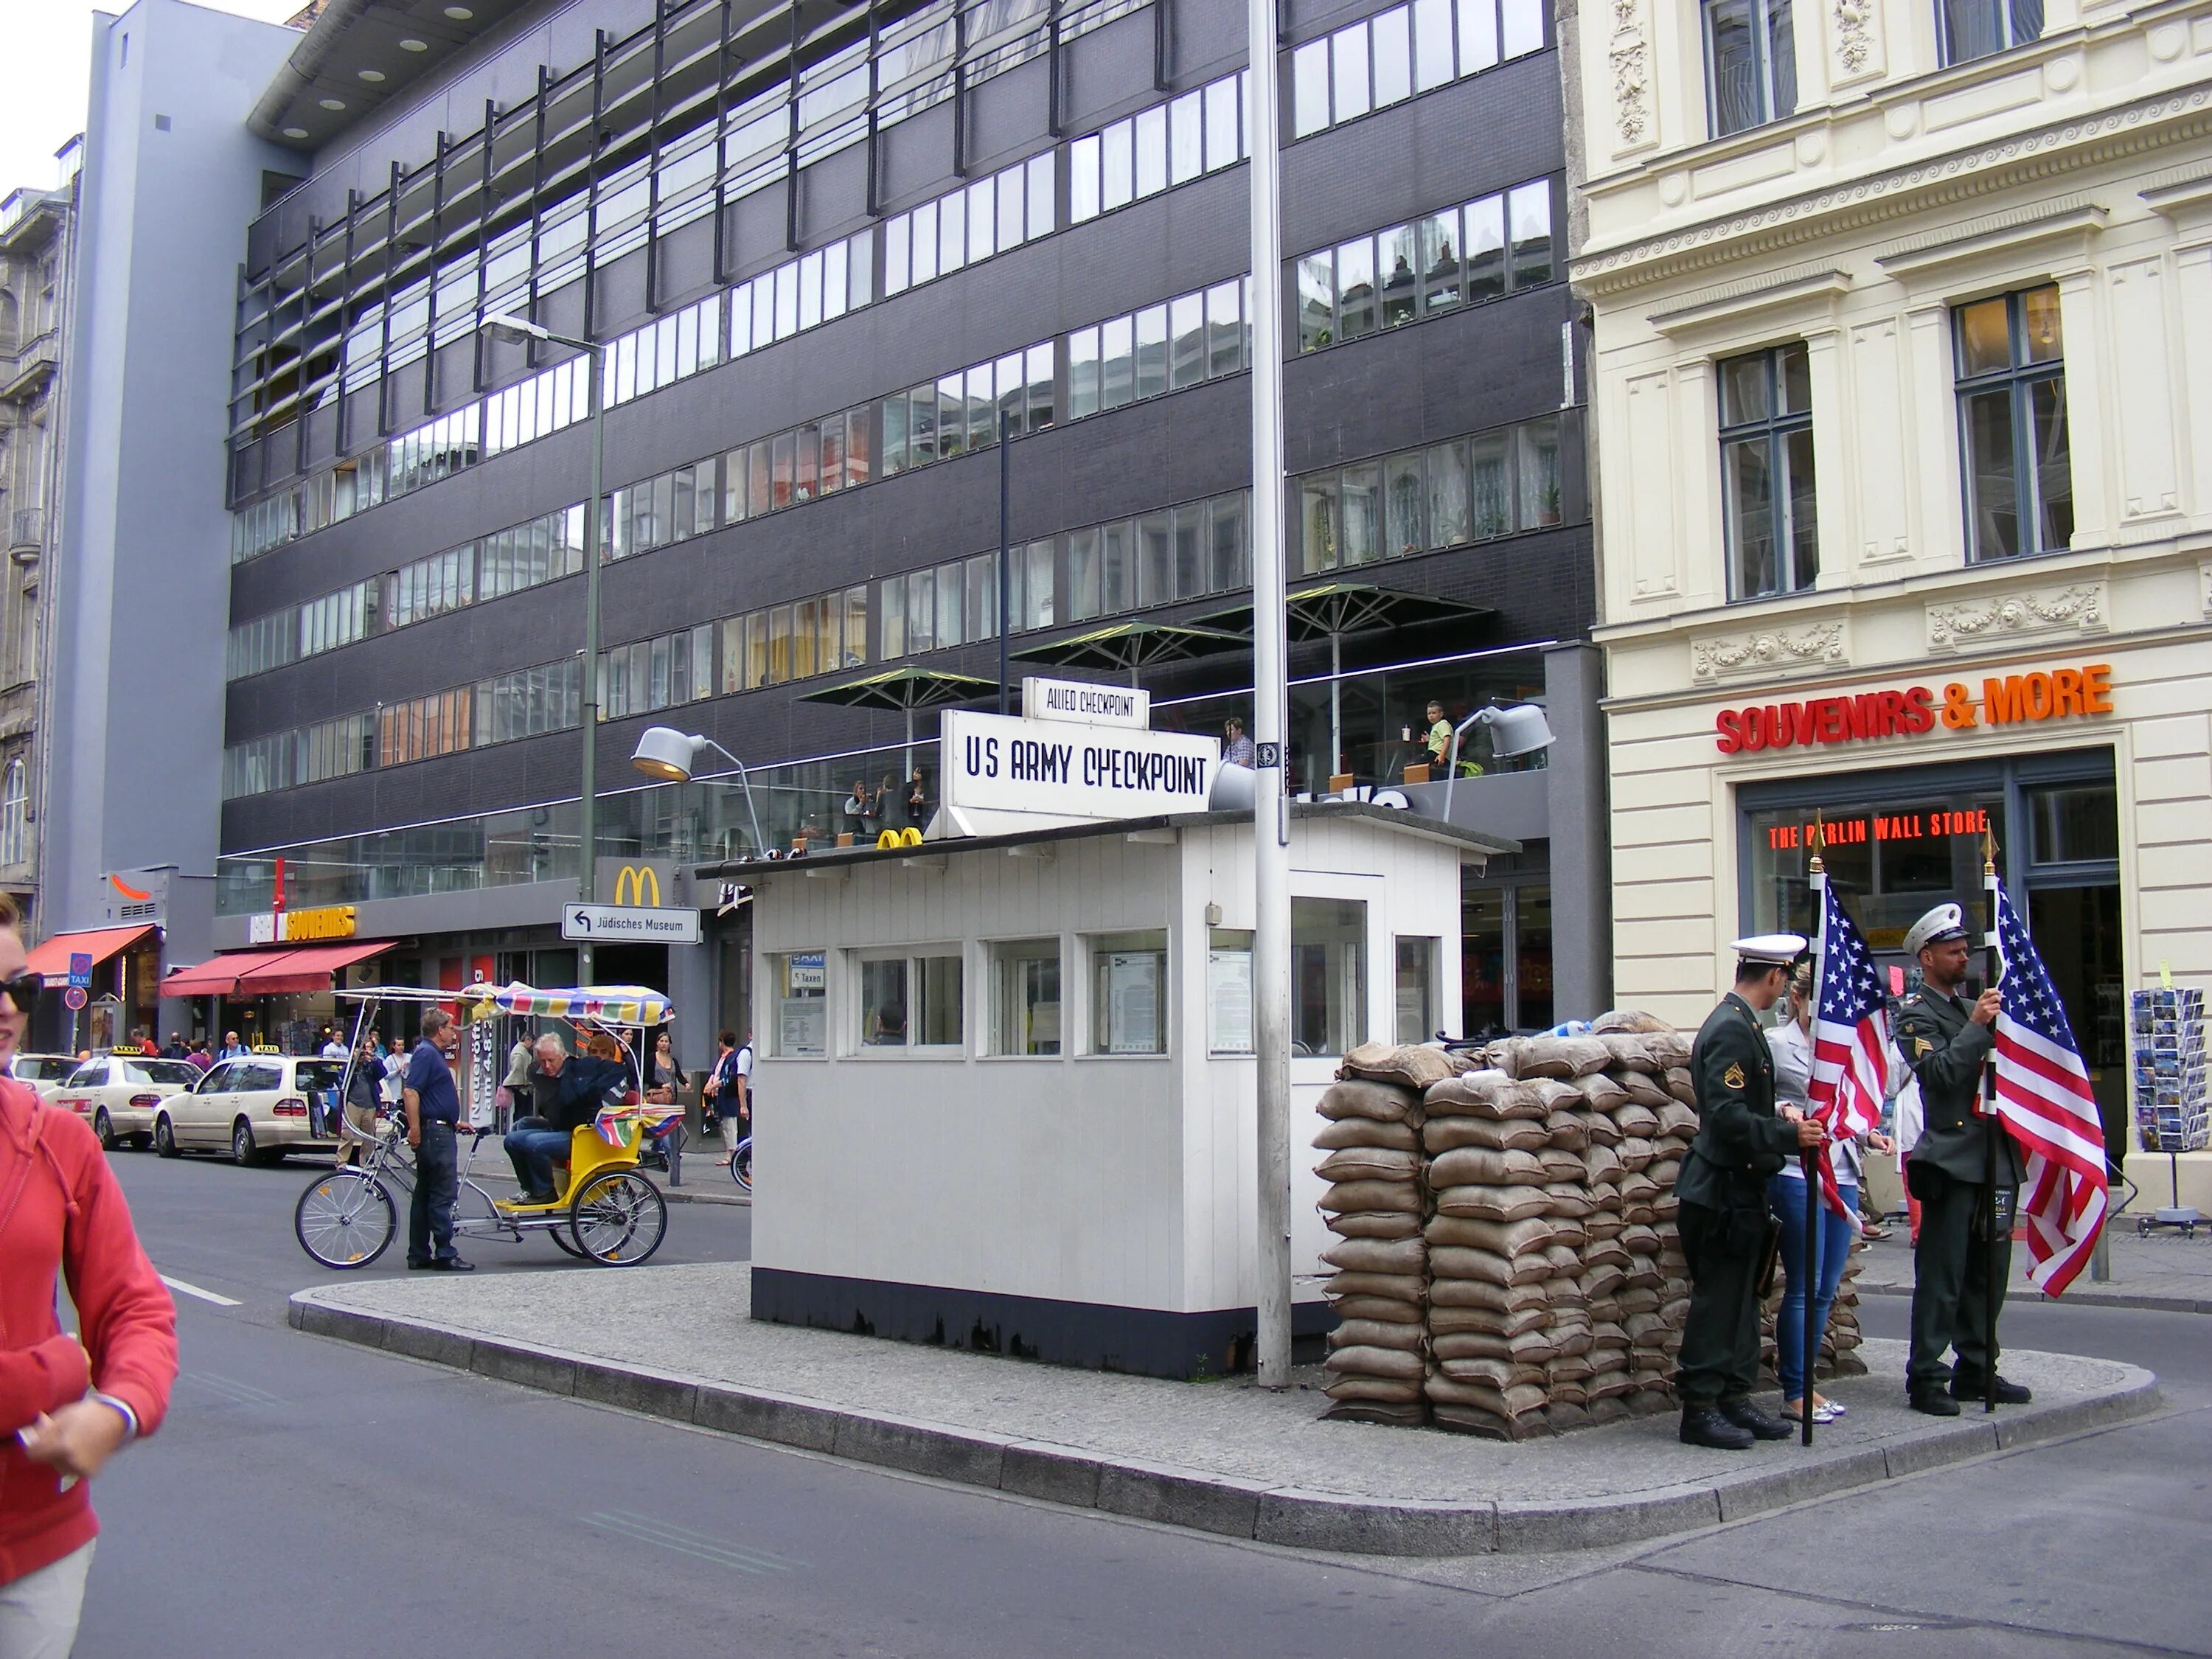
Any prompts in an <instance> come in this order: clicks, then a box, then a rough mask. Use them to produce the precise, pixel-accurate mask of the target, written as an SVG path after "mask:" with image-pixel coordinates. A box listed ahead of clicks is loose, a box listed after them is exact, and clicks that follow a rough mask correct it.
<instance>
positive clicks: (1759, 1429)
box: [1674, 933, 1822, 1451]
mask: <svg viewBox="0 0 2212 1659" xmlns="http://www.w3.org/2000/svg"><path fill="white" fill-rule="evenodd" d="M1804 950H1805V941H1804V940H1803V939H1801V938H1799V937H1798V936H1797V935H1796V934H1795V933H1766V934H1762V935H1760V936H1759V937H1757V938H1755V939H1738V940H1737V941H1736V942H1735V955H1736V967H1735V989H1734V990H1732V991H1730V992H1729V994H1727V995H1726V996H1724V997H1723V998H1722V999H1721V1001H1720V1006H1717V1008H1715V1009H1714V1010H1713V1012H1711V1014H1709V1015H1707V1016H1706V1017H1705V1024H1704V1025H1703V1026H1702V1027H1700V1028H1699V1031H1698V1040H1697V1042H1696V1044H1695V1046H1694V1047H1693V1048H1692V1049H1691V1052H1690V1077H1691V1080H1692V1083H1693V1084H1694V1085H1695V1086H1696V1089H1697V1094H1698V1120H1699V1127H1698V1135H1697V1139H1695V1140H1694V1141H1692V1143H1691V1145H1690V1151H1689V1154H1688V1156H1686V1158H1683V1160H1682V1170H1681V1173H1680V1176H1677V1177H1676V1178H1675V1182H1674V1195H1675V1198H1676V1200H1677V1201H1678V1203H1679V1205H1680V1211H1679V1213H1678V1215H1677V1217H1676V1220H1675V1226H1676V1228H1677V1230H1678V1231H1680V1235H1681V1240H1682V1254H1683V1255H1684V1256H1685V1257H1686V1258H1687V1259H1688V1261H1689V1265H1690V1311H1689V1316H1688V1317H1687V1318H1686V1320H1685V1321H1684V1322H1683V1325H1682V1347H1681V1354H1680V1368H1679V1370H1678V1371H1677V1373H1676V1376H1675V1380H1674V1388H1675V1392H1676V1393H1677V1394H1678V1395H1680V1397H1681V1401H1682V1426H1681V1437H1682V1439H1683V1441H1684V1442H1685V1443H1687V1444H1689V1445H1692V1446H1710V1447H1712V1448H1714V1449H1717V1450H1721V1451H1744V1450H1747V1449H1749V1448H1750V1446H1751V1444H1752V1443H1753V1441H1754V1440H1787V1439H1788V1438H1789V1437H1790V1434H1791V1432H1792V1431H1791V1429H1790V1425H1788V1424H1787V1423H1784V1421H1783V1420H1782V1419H1780V1418H1778V1417H1770V1416H1768V1415H1767V1414H1766V1413H1765V1412H1763V1411H1761V1410H1759V1407H1756V1406H1754V1405H1753V1404H1752V1403H1751V1393H1752V1390H1753V1389H1754V1388H1755V1387H1756V1386H1757V1385H1758V1383H1759V1267H1760V1264H1761V1262H1762V1261H1764V1260H1765V1255H1766V1252H1767V1249H1769V1248H1770V1245H1769V1239H1770V1230H1771V1228H1772V1227H1773V1225H1774V1224H1773V1218H1772V1217H1771V1215H1770V1214H1769V1213H1768V1212H1767V1207H1766V1205H1767V1200H1766V1183H1767V1178H1768V1177H1769V1176H1772V1175H1773V1174H1775V1173H1776V1172H1777V1171H1778V1170H1780V1169H1781V1168H1782V1165H1783V1164H1784V1163H1785V1162H1786V1161H1787V1160H1788V1159H1789V1158H1791V1157H1793V1156H1795V1155H1796V1154H1797V1153H1798V1152H1801V1151H1804V1150H1808V1149H1810V1148H1812V1147H1815V1146H1819V1145H1820V1142H1821V1139H1822V1131H1821V1128H1820V1125H1819V1124H1818V1123H1815V1122H1814V1121H1812V1120H1811V1119H1810V1118H1808V1117H1805V1116H1804V1115H1802V1114H1801V1113H1800V1112H1799V1111H1798V1110H1797V1109H1796V1108H1795V1107H1784V1108H1781V1109H1777V1106H1776V1103H1775V1098H1774V1054H1773V1051H1772V1050H1771V1049H1770V1048H1768V1047H1767V1046H1766V1038H1765V1034H1764V1033H1763V1032H1761V1031H1760V1030H1759V1015H1760V1014H1762V1013H1764V1012H1766V1011H1767V1010H1768V1009H1769V1008H1771V1007H1772V1006H1774V1005H1775V1003H1776V1001H1777V1000H1779V999H1780V997H1781V995H1782V989H1783V987H1784V984H1785V983H1786V982H1787V981H1788V977H1789V973H1790V964H1791V963H1794V962H1795V961H1796V959H1797V958H1798V957H1800V956H1801V955H1802V954H1803V953H1804Z"/></svg>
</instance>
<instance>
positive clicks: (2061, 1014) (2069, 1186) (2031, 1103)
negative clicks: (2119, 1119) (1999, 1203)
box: [1990, 877, 2106, 1296]
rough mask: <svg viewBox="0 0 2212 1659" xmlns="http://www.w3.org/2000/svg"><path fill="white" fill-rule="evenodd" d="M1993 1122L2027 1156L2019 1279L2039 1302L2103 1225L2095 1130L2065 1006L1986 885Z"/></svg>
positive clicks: (2074, 1267)
mask: <svg viewBox="0 0 2212 1659" xmlns="http://www.w3.org/2000/svg"><path fill="white" fill-rule="evenodd" d="M1990 885H1991V887H1992V889H1993V890H1995V892H1996V900H1997V951H1998V953H1999V955H2000V956H2001V957H2002V958H2003V962H2004V978H2003V979H2002V981H1999V989H2000V991H2001V992H2002V998H2003V1006H2002V1009H2001V1010H2000V1011H1999V1012H1998V1014H1997V1020H1996V1055H1997V1114H1998V1115H1999V1116H2000V1117H2001V1118H2002V1120H2003V1121H2004V1125H2005V1127H2007V1128H2008V1129H2009V1130H2010V1131H2011V1132H2012V1137H2013V1139H2015V1140H2017V1141H2018V1142H2020V1144H2021V1150H2022V1151H2024V1152H2026V1153H2027V1172H2026V1175H2025V1176H2024V1184H2023V1186H2022V1188H2021V1195H2020V1220H2021V1224H2022V1225H2023V1226H2024V1228H2025V1230H2026V1231H2027V1254H2028V1259H2029V1263H2030V1265H2029V1267H2028V1272H2027V1276H2028V1278H2029V1279H2031V1280H2032V1281H2033V1283H2034V1285H2035V1286H2036V1288H2037V1289H2038V1290H2040V1291H2043V1292H2044V1293H2045V1295H2048V1296H2057V1295H2058V1294H2059V1293H2060V1292H2061V1291H2064V1290H2065V1288H2066V1287H2067V1286H2068V1285H2071V1284H2072V1283H2073V1282H2074V1279H2075V1275H2076V1274H2078V1273H2080V1272H2081V1268H2082V1266H2083V1264H2085V1263H2086V1262H2087V1261H2088V1260H2089V1252H2090V1250H2091V1249H2092V1248H2093V1247H2094V1245H2095V1244H2096V1242H2097V1232H2098V1230H2099V1229H2100V1228H2101V1227H2102V1226H2103V1225H2105V1209H2106V1189H2105V1130H2104V1123H2103V1121H2102V1120H2101V1119H2100V1117H2099V1116H2098V1115H2097V1097H2096V1096H2095V1095H2094V1094H2093V1093H2092V1092H2091V1091H2090V1089H2089V1073H2088V1069H2087V1067H2086V1066H2083V1065H2082V1064H2081V1049H2080V1048H2079V1047H2078V1046H2076V1044H2075V1041H2074V1028H2073V1026H2072V1024H2070V1023H2069V1021H2068V1020H2067V1018H2066V1006H2065V1004H2064V1003H2063V1002H2062V1001H2060V1000H2059V996H2058V989H2057V987H2056V986H2054V985H2053V984H2052V983H2051V972H2050V970H2049V969H2046V968H2045V966H2044V965H2043V958H2042V957H2039V956H2038V955H2037V954H2036V950H2035V942H2034V940H2033V939H2030V938H2029V937H2028V936H2027V925H2026V924H2025V923H2023V922H2022V921H2021V919H2020V915H2019V913H2018V912H2017V911H2015V909H2014V908H2012V901H2011V900H2010V899H2008V897H2006V896H2005V891H2004V889H2003V887H2002V886H2001V885H1999V884H1997V882H1996V878H1994V877H1992V878H1990Z"/></svg>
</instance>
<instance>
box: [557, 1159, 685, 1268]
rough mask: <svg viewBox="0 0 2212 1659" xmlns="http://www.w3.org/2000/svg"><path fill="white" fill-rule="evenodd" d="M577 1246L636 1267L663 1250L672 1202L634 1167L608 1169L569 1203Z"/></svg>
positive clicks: (610, 1262) (605, 1261)
mask: <svg viewBox="0 0 2212 1659" xmlns="http://www.w3.org/2000/svg"><path fill="white" fill-rule="evenodd" d="M568 1214H569V1223H568V1225H569V1230H570V1231H571V1232H572V1233H573V1234H574V1237H575V1240H576V1247H577V1248H578V1249H580V1250H582V1251H583V1253H584V1254H585V1255H587V1256H589V1257H591V1258H592V1261H597V1262H599V1263H600V1264H601V1265H602V1266H605V1267H635V1266H636V1265H637V1264H638V1263H639V1262H641V1261H644V1260H645V1259H646V1258H647V1256H649V1255H652V1254H653V1252H654V1251H655V1250H657V1249H659V1248H660V1241H661V1239H662V1237H664V1236H665V1234H666V1233H667V1231H668V1200H666V1199H664V1198H663V1197H661V1195H660V1188H658V1187H656V1186H654V1185H653V1183H652V1182H650V1181H648V1180H647V1179H646V1178H645V1177H644V1176H641V1175H640V1174H639V1173H638V1172H637V1171H636V1170H602V1171H601V1172H600V1173H599V1174H598V1175H595V1176H592V1178H591V1179H590V1180H589V1181H587V1182H585V1183H584V1187H583V1190H582V1191H581V1192H580V1193H578V1194H576V1199H575V1202H574V1204H572V1205H571V1206H569V1211H568Z"/></svg>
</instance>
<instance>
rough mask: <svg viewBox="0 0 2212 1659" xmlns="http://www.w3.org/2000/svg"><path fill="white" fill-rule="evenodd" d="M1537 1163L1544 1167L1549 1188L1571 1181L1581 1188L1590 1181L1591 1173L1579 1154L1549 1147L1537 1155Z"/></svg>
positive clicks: (1545, 1180) (1545, 1181) (1545, 1182)
mask: <svg viewBox="0 0 2212 1659" xmlns="http://www.w3.org/2000/svg"><path fill="white" fill-rule="evenodd" d="M1536 1162H1537V1163H1539V1164H1542V1165H1543V1166H1544V1184H1545V1185H1546V1186H1547V1187H1548V1186H1553V1185H1555V1184H1557V1183H1558V1182H1562V1181H1571V1182H1574V1183H1575V1184H1576V1185H1577V1186H1578V1187H1579V1186H1582V1185H1583V1184H1585V1183H1586V1182H1588V1181H1589V1170H1586V1169H1584V1168H1583V1160H1582V1154H1581V1153H1579V1152H1564V1151H1562V1150H1561V1149H1559V1147H1557V1146H1547V1147H1546V1148H1545V1149H1544V1150H1543V1151H1542V1152H1539V1153H1537V1154H1536Z"/></svg>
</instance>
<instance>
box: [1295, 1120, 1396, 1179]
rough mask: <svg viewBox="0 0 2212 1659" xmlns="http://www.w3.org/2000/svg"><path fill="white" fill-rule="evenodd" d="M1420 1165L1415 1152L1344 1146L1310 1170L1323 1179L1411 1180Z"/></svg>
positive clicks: (1377, 1147) (1375, 1147)
mask: <svg viewBox="0 0 2212 1659" xmlns="http://www.w3.org/2000/svg"><path fill="white" fill-rule="evenodd" d="M1401 1127H1403V1126H1401ZM1420 1167H1421V1155H1420V1154H1419V1152H1392V1151H1389V1150H1386V1149H1384V1148H1383V1147H1379V1146H1346V1148H1344V1149H1343V1150H1342V1151H1341V1152H1331V1153H1330V1154H1329V1155H1328V1157H1327V1158H1323V1159H1322V1161H1321V1163H1320V1164H1319V1165H1318V1166H1317V1167H1316V1170H1315V1171H1314V1173H1315V1174H1316V1175H1318V1176H1321V1177H1322V1179H1323V1180H1324V1181H1412V1180H1413V1179H1414V1178H1415V1177H1416V1176H1418V1175H1419V1171H1420Z"/></svg>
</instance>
